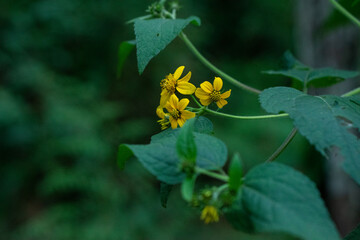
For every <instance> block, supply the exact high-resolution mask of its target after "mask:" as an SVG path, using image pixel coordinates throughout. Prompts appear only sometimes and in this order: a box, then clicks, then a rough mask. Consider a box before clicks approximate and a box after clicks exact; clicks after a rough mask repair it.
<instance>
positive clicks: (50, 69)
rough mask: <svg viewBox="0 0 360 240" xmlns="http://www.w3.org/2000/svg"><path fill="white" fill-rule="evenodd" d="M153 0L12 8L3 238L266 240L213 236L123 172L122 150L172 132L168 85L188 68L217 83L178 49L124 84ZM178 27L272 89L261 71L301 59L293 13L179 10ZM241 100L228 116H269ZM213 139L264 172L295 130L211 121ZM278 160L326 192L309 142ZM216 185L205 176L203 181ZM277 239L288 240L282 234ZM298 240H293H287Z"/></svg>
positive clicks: (198, 4) (4, 34)
mask: <svg viewBox="0 0 360 240" xmlns="http://www.w3.org/2000/svg"><path fill="white" fill-rule="evenodd" d="M150 3H151V1H145V0H136V1H135V0H134V1H130V0H129V1H125V0H106V1H94V0H14V1H10V0H7V1H2V2H1V3H0V151H1V155H0V159H1V165H0V214H1V215H0V238H1V239H10V240H11V239H16V240H17V239H19V240H20V239H21V240H22V239H24V240H32V239H34V240H37V239H44V240H47V239H49V240H63V239H64V240H65V239H66V240H67V239H69V240H70V239H71V240H73V239H82V240H91V239H94V240H102V239H104V240H108V239H109V240H112V239H116V240H118V239H119V240H137V239H139V240H140V239H141V240H142V239H154V240H171V239H176V240H180V239H219V238H222V239H264V238H266V239H268V237H267V236H266V237H265V236H264V235H258V236H255V237H250V236H248V235H245V234H242V233H239V232H236V231H235V230H233V229H232V228H231V226H230V225H229V224H228V223H227V222H226V220H225V219H223V218H221V221H220V223H218V224H214V225H211V226H207V225H205V224H203V223H202V222H201V221H200V220H199V216H200V215H199V214H200V213H199V212H198V211H197V210H193V209H191V208H190V207H188V206H187V205H186V203H184V201H183V200H181V197H180V195H179V193H178V192H179V189H178V187H175V189H174V191H173V194H172V195H171V196H170V199H169V203H168V208H167V209H163V208H162V207H161V205H160V200H159V194H158V191H159V183H158V182H157V181H156V179H155V177H153V176H151V175H150V174H149V173H148V172H146V170H144V168H143V167H142V166H141V165H140V164H139V163H138V162H137V161H134V160H133V161H129V162H128V164H127V166H126V169H125V171H123V172H120V171H119V170H118V168H117V166H116V151H117V147H118V145H119V144H120V143H144V144H145V143H148V142H149V139H150V136H151V135H153V134H155V133H158V132H159V131H160V126H159V125H158V124H157V123H156V120H157V117H156V114H155V109H156V107H157V105H158V103H159V97H160V86H159V82H160V80H161V79H162V78H163V77H164V76H165V75H167V74H168V73H173V72H174V71H175V69H176V68H177V67H178V66H180V65H184V66H185V67H186V68H185V71H186V72H187V71H189V70H190V71H192V79H191V81H192V82H193V83H194V84H195V85H199V84H200V83H201V82H203V81H205V80H208V81H212V80H213V78H214V74H213V73H212V72H210V71H209V70H208V69H207V68H205V67H204V66H203V65H202V64H201V63H199V62H198V61H197V59H196V58H195V57H194V56H193V55H192V54H191V53H190V52H189V51H188V50H187V48H186V46H185V45H184V44H183V43H182V42H181V40H179V39H176V40H175V41H174V42H173V43H172V44H170V45H169V47H168V48H167V49H166V50H165V51H163V52H162V53H160V54H159V56H158V57H156V58H155V59H154V60H152V61H151V62H150V64H149V65H148V67H147V68H146V70H145V72H144V74H143V75H142V76H139V75H138V72H137V68H136V57H135V54H134V53H132V54H131V55H130V57H129V59H128V61H127V62H126V63H125V66H124V69H123V74H122V76H121V78H117V77H116V68H117V51H118V46H119V43H120V42H121V41H124V40H131V39H133V38H134V33H133V29H132V25H125V24H124V22H125V21H127V20H129V19H132V18H134V17H137V16H140V15H145V14H146V13H145V12H144V10H145V9H146V7H147V6H148V5H149V4H150ZM180 5H181V6H182V9H181V11H180V13H179V14H178V16H179V17H183V18H185V17H188V16H190V15H196V16H199V17H200V18H201V19H202V26H201V27H200V28H198V27H194V26H189V27H188V28H187V29H186V31H185V32H186V33H187V35H188V36H189V38H190V39H191V40H192V41H193V42H194V44H195V45H196V46H198V48H199V50H200V51H201V52H203V54H204V55H205V56H206V57H208V58H209V59H210V61H212V62H213V63H214V64H215V65H217V66H218V67H219V68H221V69H223V70H224V71H225V72H228V73H230V74H231V75H233V76H235V77H236V78H238V79H239V80H241V81H242V82H244V83H246V84H249V85H251V86H253V87H256V88H259V89H264V88H267V87H270V86H277V85H289V84H290V82H289V81H288V80H286V79H284V78H277V77H273V76H266V75H263V74H261V71H262V70H268V69H274V68H275V69H276V68H278V62H279V60H280V57H281V55H282V53H283V52H284V51H285V50H287V49H290V50H292V49H293V48H294V37H293V36H294V23H293V15H292V13H293V8H294V6H293V5H294V2H293V1H290V0H286V1H264V0H251V1H250V0H248V1H214V0H211V1H206V0H199V1H190V0H187V1H180ZM224 88H225V89H230V88H231V89H232V95H231V97H230V98H229V104H228V105H227V106H226V107H224V108H223V111H224V112H227V113H233V114H240V115H258V114H265V112H264V111H263V110H262V109H261V108H260V106H259V103H258V100H257V96H255V95H252V94H249V93H247V92H244V91H242V90H239V89H237V88H235V87H234V86H232V85H230V84H228V83H226V82H225V84H224ZM211 119H212V120H213V121H214V124H215V136H217V137H219V138H221V139H222V140H223V141H224V142H225V143H226V144H227V146H228V149H229V152H230V154H231V155H232V154H233V153H235V152H239V153H240V155H241V157H242V159H243V160H244V165H245V169H249V168H250V167H251V166H253V165H255V164H258V163H261V162H264V160H265V159H266V158H268V157H269V156H270V155H271V154H272V152H273V151H274V150H275V149H276V148H277V147H278V146H279V145H280V144H281V142H282V141H283V139H284V138H285V137H286V136H287V134H288V133H289V132H290V130H291V128H292V124H291V122H290V121H289V120H288V119H272V120H254V121H242V120H228V119H222V118H218V117H211ZM278 161H280V162H283V163H286V164H288V165H291V166H294V167H295V168H297V169H299V170H300V171H302V172H304V173H305V174H307V175H308V176H309V177H310V178H312V179H313V180H314V181H315V182H316V183H317V184H318V186H319V187H320V189H321V188H322V187H323V176H322V168H323V167H322V162H323V160H322V158H321V157H320V156H319V155H318V154H316V153H315V155H314V150H312V149H311V148H309V144H308V143H307V142H306V141H304V139H303V138H302V137H301V136H299V135H298V136H297V137H296V138H295V140H294V141H293V143H292V144H291V145H290V146H289V148H288V149H286V150H285V152H284V154H283V155H281V156H280V157H279V159H278ZM203 180H205V181H206V180H207V179H203ZM273 239H284V237H283V236H280V235H274V237H273ZM286 239H288V238H286Z"/></svg>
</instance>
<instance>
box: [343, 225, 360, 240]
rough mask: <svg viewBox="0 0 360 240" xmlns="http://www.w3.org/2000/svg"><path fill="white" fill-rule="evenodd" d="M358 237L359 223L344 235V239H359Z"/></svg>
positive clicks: (359, 232) (359, 234)
mask: <svg viewBox="0 0 360 240" xmlns="http://www.w3.org/2000/svg"><path fill="white" fill-rule="evenodd" d="M359 239H360V224H359V225H357V227H356V228H355V229H354V230H353V231H352V232H351V233H349V234H348V235H346V237H345V238H344V240H359Z"/></svg>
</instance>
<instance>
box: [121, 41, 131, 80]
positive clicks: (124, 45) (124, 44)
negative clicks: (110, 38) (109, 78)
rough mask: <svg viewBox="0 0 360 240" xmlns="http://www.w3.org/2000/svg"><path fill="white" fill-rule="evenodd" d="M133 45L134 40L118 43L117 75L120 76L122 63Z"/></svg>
mask: <svg viewBox="0 0 360 240" xmlns="http://www.w3.org/2000/svg"><path fill="white" fill-rule="evenodd" d="M134 47H135V40H132V41H124V42H122V43H120V45H119V50H118V66H117V77H118V78H120V76H121V73H122V69H123V67H124V63H125V61H126V59H127V58H128V56H129V54H130V53H131V52H132V50H133V49H134Z"/></svg>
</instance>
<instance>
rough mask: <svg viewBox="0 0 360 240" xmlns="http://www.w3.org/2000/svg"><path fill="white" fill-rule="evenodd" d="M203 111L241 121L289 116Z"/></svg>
mask: <svg viewBox="0 0 360 240" xmlns="http://www.w3.org/2000/svg"><path fill="white" fill-rule="evenodd" d="M204 111H205V112H208V113H211V114H214V115H218V116H222V117H229V118H235V119H243V120H251V119H267V118H279V117H287V116H289V114H287V113H282V114H274V115H259V116H238V115H232V114H227V113H221V112H216V111H214V110H211V109H208V108H205V109H204Z"/></svg>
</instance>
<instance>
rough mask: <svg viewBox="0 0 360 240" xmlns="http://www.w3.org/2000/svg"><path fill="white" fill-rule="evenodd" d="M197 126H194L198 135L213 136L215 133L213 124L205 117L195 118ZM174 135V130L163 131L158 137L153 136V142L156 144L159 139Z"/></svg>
mask: <svg viewBox="0 0 360 240" xmlns="http://www.w3.org/2000/svg"><path fill="white" fill-rule="evenodd" d="M195 119H196V121H195V124H194V131H195V132H198V133H206V134H212V133H213V132H214V126H213V124H212V122H211V121H210V120H209V119H208V118H206V117H203V116H200V117H196V118H195ZM172 134H173V130H172V129H166V130H165V131H162V132H160V133H158V134H156V135H153V136H152V137H151V142H156V141H157V140H159V139H162V138H163V137H166V136H170V135H172Z"/></svg>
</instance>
